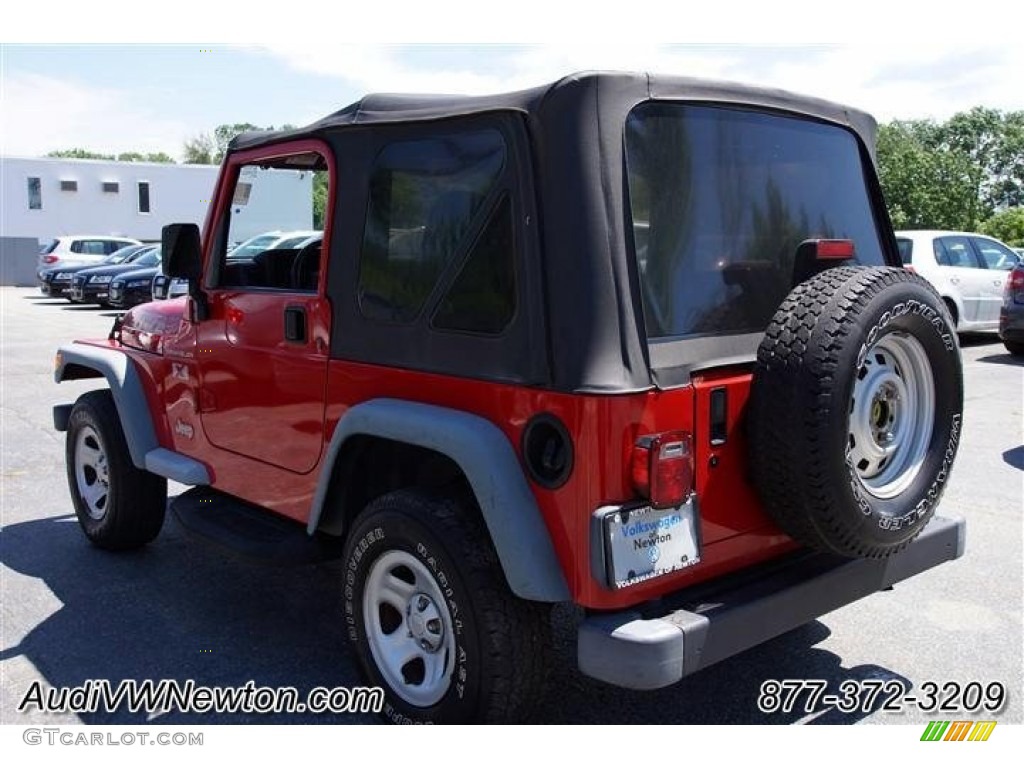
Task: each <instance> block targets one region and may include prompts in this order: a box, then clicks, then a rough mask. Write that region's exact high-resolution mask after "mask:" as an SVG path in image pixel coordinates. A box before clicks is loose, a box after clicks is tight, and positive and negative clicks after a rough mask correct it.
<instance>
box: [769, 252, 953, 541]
mask: <svg viewBox="0 0 1024 768" xmlns="http://www.w3.org/2000/svg"><path fill="white" fill-rule="evenodd" d="M962 409H963V379H962V371H961V366H960V350H959V347H958V346H957V341H956V333H955V331H954V329H953V327H952V326H951V325H950V320H949V315H948V313H947V312H946V311H945V308H944V307H943V305H942V300H941V299H940V298H939V297H938V295H937V294H936V293H935V291H934V290H933V289H932V288H931V286H930V285H929V284H928V283H927V282H926V281H925V280H924V279H922V278H921V277H919V276H918V275H915V274H913V273H911V272H907V271H905V270H902V269H889V268H878V267H870V268H860V267H840V268H835V269H829V270H826V271H824V272H821V273H819V274H818V275H815V276H814V277H812V278H811V279H809V280H807V281H806V282H804V283H802V284H800V285H798V286H797V287H796V288H794V289H793V291H792V292H791V293H790V294H789V296H787V297H786V300H785V301H784V302H783V303H782V305H781V306H780V307H779V309H778V311H777V312H776V313H775V316H774V317H773V318H772V321H771V323H770V325H769V326H768V330H767V331H766V332H765V337H764V339H763V340H762V342H761V346H760V348H759V349H758V354H757V364H756V367H755V370H754V379H753V384H752V391H751V402H750V419H749V429H750V433H749V437H750V442H749V447H750V451H751V453H750V467H751V473H752V479H753V482H754V485H755V487H756V488H757V490H758V493H759V494H760V496H761V499H762V501H763V503H764V504H765V507H766V508H767V510H768V512H769V514H770V515H771V516H772V517H773V518H774V520H775V521H776V522H777V523H778V525H779V527H780V528H782V529H783V531H785V532H786V533H788V534H789V535H790V536H792V537H793V538H794V539H796V540H797V541H799V542H801V543H803V544H805V545H807V546H810V547H813V548H815V549H818V550H822V551H827V552H833V553H835V554H839V555H842V556H845V557H868V558H884V557H887V556H889V555H891V554H893V553H895V552H897V551H899V550H900V549H902V548H904V547H905V546H906V545H907V544H909V543H910V542H911V541H912V540H913V538H914V537H915V536H916V535H917V534H918V533H920V531H921V530H922V529H923V528H924V526H925V525H926V524H927V522H928V520H929V519H930V518H931V516H932V514H933V513H934V511H935V507H936V505H937V504H938V502H939V498H940V497H941V495H942V492H943V490H944V488H945V485H946V482H947V480H948V479H949V473H950V469H951V467H952V464H953V459H954V458H955V456H956V451H957V446H958V443H959V440H960V432H961V428H962Z"/></svg>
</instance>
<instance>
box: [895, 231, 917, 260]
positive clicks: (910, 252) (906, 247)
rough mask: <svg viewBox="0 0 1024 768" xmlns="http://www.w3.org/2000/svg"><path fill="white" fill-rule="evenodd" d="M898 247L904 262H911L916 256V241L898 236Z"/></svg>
mask: <svg viewBox="0 0 1024 768" xmlns="http://www.w3.org/2000/svg"><path fill="white" fill-rule="evenodd" d="M896 247H897V248H899V249H900V259H901V260H902V261H903V263H904V264H910V263H911V261H912V259H913V256H914V241H913V240H910V239H909V238H906V237H897V238H896Z"/></svg>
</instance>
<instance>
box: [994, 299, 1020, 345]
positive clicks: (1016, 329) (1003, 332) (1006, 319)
mask: <svg viewBox="0 0 1024 768" xmlns="http://www.w3.org/2000/svg"><path fill="white" fill-rule="evenodd" d="M999 338H1000V339H1002V340H1003V341H1016V342H1024V305H1022V304H1016V305H1014V307H1013V308H1012V309H1011V310H1009V311H1007V310H1006V308H1005V307H1004V308H1003V311H1002V312H1001V313H1000V314H999Z"/></svg>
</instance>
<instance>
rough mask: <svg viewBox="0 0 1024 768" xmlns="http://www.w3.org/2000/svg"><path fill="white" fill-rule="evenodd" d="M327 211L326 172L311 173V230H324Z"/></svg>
mask: <svg viewBox="0 0 1024 768" xmlns="http://www.w3.org/2000/svg"><path fill="white" fill-rule="evenodd" d="M326 210H327V171H315V172H314V173H313V229H321V230H322V229H323V228H324V215H325V213H326Z"/></svg>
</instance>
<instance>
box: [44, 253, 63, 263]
mask: <svg viewBox="0 0 1024 768" xmlns="http://www.w3.org/2000/svg"><path fill="white" fill-rule="evenodd" d="M55 261H60V257H59V256H54V255H53V254H52V253H51V254H47V255H46V256H43V264H53V263H54V262H55Z"/></svg>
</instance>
